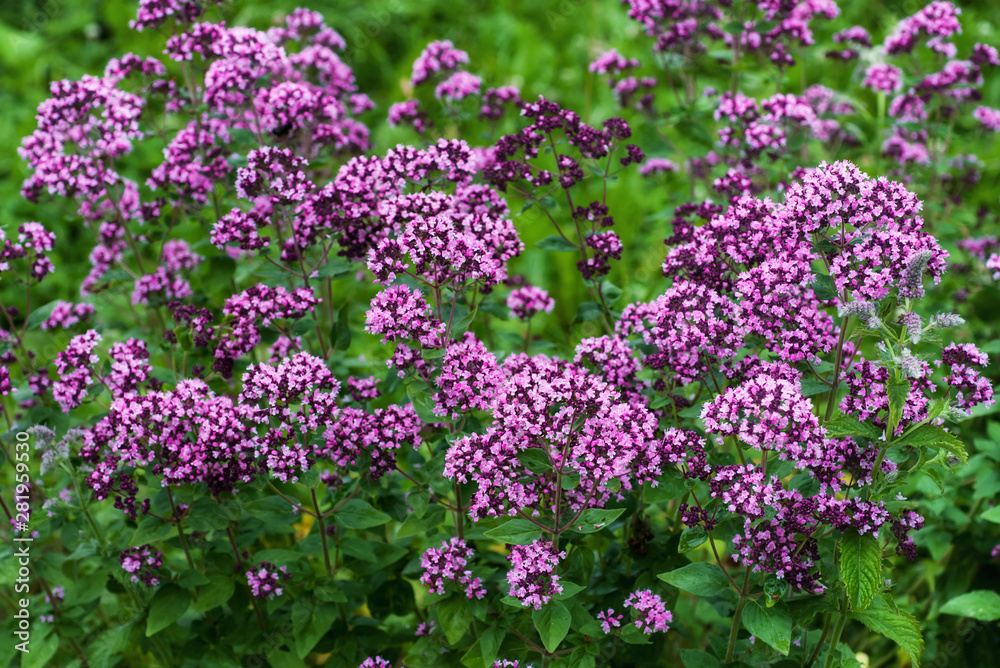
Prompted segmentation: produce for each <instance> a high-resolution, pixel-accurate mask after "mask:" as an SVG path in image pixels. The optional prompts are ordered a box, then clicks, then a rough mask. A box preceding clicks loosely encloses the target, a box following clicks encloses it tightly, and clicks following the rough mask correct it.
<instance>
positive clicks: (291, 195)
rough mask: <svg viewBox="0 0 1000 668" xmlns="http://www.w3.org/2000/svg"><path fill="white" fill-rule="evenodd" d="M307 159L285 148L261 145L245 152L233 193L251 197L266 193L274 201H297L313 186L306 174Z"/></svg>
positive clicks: (279, 202)
mask: <svg viewBox="0 0 1000 668" xmlns="http://www.w3.org/2000/svg"><path fill="white" fill-rule="evenodd" d="M308 164H309V163H308V162H307V161H306V160H305V159H304V158H300V157H298V156H296V155H295V154H293V153H292V152H291V151H290V150H289V149H287V148H274V147H271V146H262V147H260V148H258V149H254V150H252V151H250V153H249V154H248V155H247V166H246V167H241V168H240V169H239V171H238V173H237V176H236V194H237V195H239V196H240V197H241V198H243V199H253V198H255V197H257V196H258V195H261V194H267V195H269V196H270V197H271V198H272V201H273V202H274V203H276V204H290V203H292V202H300V201H302V200H303V199H304V198H305V196H306V192H307V191H308V190H310V189H311V188H312V182H310V181H309V179H308V178H307V177H306V173H305V168H306V167H307V166H308Z"/></svg>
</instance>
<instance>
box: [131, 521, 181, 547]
mask: <svg viewBox="0 0 1000 668" xmlns="http://www.w3.org/2000/svg"><path fill="white" fill-rule="evenodd" d="M173 528H174V525H173V524H170V523H168V522H164V521H163V520H161V519H159V518H156V517H153V516H152V515H146V516H145V517H143V518H142V519H141V520H139V526H138V527H136V529H135V533H134V534H132V539H131V540H130V541H129V543H128V544H129V546H130V547H139V546H140V545H146V544H148V543H152V542H155V541H158V540H160V539H162V538H166V537H167V536H169V535H170V532H171V530H172V529H173Z"/></svg>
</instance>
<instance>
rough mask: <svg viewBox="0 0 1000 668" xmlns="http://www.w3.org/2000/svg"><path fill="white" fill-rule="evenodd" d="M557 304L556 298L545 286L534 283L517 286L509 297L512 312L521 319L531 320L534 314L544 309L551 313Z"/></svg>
mask: <svg viewBox="0 0 1000 668" xmlns="http://www.w3.org/2000/svg"><path fill="white" fill-rule="evenodd" d="M555 305H556V300H555V299H553V298H552V297H550V296H549V293H548V292H547V291H546V290H545V289H544V288H539V287H537V286H534V285H524V286H521V287H519V288H515V289H514V290H511V293H510V295H509V296H508V297H507V308H509V309H510V314H511V315H512V316H514V317H515V318H518V319H519V320H530V319H531V317H532V316H533V315H535V314H536V313H540V312H542V311H544V312H545V313H551V312H552V309H553V308H555Z"/></svg>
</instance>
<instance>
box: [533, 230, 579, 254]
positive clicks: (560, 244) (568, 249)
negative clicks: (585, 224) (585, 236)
mask: <svg viewBox="0 0 1000 668" xmlns="http://www.w3.org/2000/svg"><path fill="white" fill-rule="evenodd" d="M535 245H536V246H537V247H538V248H541V249H542V250H551V251H559V252H561V253H577V252H579V251H580V249H579V247H577V246H576V245H575V244H572V243H570V242H569V241H567V240H566V239H563V238H562V237H561V236H559V235H558V234H552V235H550V236H547V237H545V238H544V239H542V240H541V241H539V242H538V243H537V244H535Z"/></svg>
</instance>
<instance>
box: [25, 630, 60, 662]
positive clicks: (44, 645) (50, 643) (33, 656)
mask: <svg viewBox="0 0 1000 668" xmlns="http://www.w3.org/2000/svg"><path fill="white" fill-rule="evenodd" d="M28 649H29V650H30V651H29V652H28V653H26V654H24V653H22V654H21V668H36V667H37V668H42V667H43V666H51V665H52V662H51V660H52V657H53V656H55V654H56V652H58V651H59V634H57V633H50V634H49V635H48V636H47V637H46V638H45V639H44V640H42V641H41V642H39V643H37V644H35V643H30V644H29V646H28Z"/></svg>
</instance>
